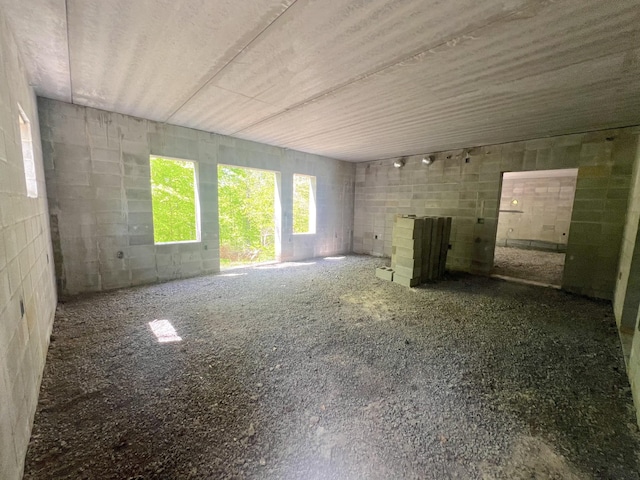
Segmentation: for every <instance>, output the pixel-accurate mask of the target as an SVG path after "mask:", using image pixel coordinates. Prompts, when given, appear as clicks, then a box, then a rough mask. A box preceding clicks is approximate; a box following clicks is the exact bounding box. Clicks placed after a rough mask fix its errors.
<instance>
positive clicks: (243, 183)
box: [218, 165, 276, 268]
mask: <svg viewBox="0 0 640 480" xmlns="http://www.w3.org/2000/svg"><path fill="white" fill-rule="evenodd" d="M275 179H276V177H275V173H274V172H269V171H264V170H255V169H251V168H243V167H232V166H229V165H218V211H219V215H218V218H219V221H220V264H221V266H222V267H223V268H224V267H230V266H234V265H241V264H245V263H255V262H264V261H267V260H274V259H275V240H274V235H275Z"/></svg>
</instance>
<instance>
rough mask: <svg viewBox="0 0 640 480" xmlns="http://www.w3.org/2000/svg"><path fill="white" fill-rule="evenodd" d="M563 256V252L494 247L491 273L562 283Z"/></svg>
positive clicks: (555, 283)
mask: <svg viewBox="0 0 640 480" xmlns="http://www.w3.org/2000/svg"><path fill="white" fill-rule="evenodd" d="M564 257H565V254H564V253H555V252H541V251H537V250H522V249H519V248H508V247H496V251H495V256H494V260H493V273H495V274H498V275H505V276H507V277H514V278H522V279H525V280H534V281H536V282H542V283H549V284H551V285H562V273H563V271H564Z"/></svg>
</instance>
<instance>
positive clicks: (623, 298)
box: [613, 143, 640, 362]
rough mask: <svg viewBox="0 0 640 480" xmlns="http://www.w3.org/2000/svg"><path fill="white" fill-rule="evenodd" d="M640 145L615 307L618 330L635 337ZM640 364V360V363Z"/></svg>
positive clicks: (639, 287)
mask: <svg viewBox="0 0 640 480" xmlns="http://www.w3.org/2000/svg"><path fill="white" fill-rule="evenodd" d="M639 226H640V143H639V144H638V147H637V149H636V161H635V164H634V168H633V175H632V178H631V191H630V193H629V207H628V209H627V217H626V224H625V227H624V232H623V236H622V246H621V249H620V263H619V268H618V278H617V283H616V290H615V296H614V301H613V308H614V312H615V316H616V321H617V322H618V328H619V329H620V330H621V331H622V332H624V333H626V334H630V335H633V333H634V331H635V327H636V319H637V316H638V307H640V235H638V227H639ZM639 362H640V360H639Z"/></svg>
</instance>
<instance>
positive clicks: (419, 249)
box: [391, 215, 451, 287]
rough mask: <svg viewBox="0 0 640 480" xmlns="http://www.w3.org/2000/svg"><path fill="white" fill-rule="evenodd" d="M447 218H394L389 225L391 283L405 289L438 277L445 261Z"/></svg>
mask: <svg viewBox="0 0 640 480" xmlns="http://www.w3.org/2000/svg"><path fill="white" fill-rule="evenodd" d="M450 234H451V217H415V216H401V215H399V216H397V217H396V218H395V219H394V224H393V237H392V244H391V246H392V250H391V269H392V270H393V281H394V282H396V283H399V284H400V285H404V286H407V287H415V286H416V285H419V284H421V283H424V282H429V281H434V280H437V279H438V278H440V277H442V275H443V274H444V271H445V265H446V261H447V252H448V249H449V236H450Z"/></svg>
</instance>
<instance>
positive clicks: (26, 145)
mask: <svg viewBox="0 0 640 480" xmlns="http://www.w3.org/2000/svg"><path fill="white" fill-rule="evenodd" d="M18 123H19V124H20V139H21V140H22V161H23V163H24V180H25V183H26V186H27V196H28V197H30V198H37V197H38V181H37V180H36V164H35V159H34V158H33V139H32V137H31V122H29V119H28V118H27V115H26V114H25V113H24V110H23V109H22V107H21V106H20V105H18Z"/></svg>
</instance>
